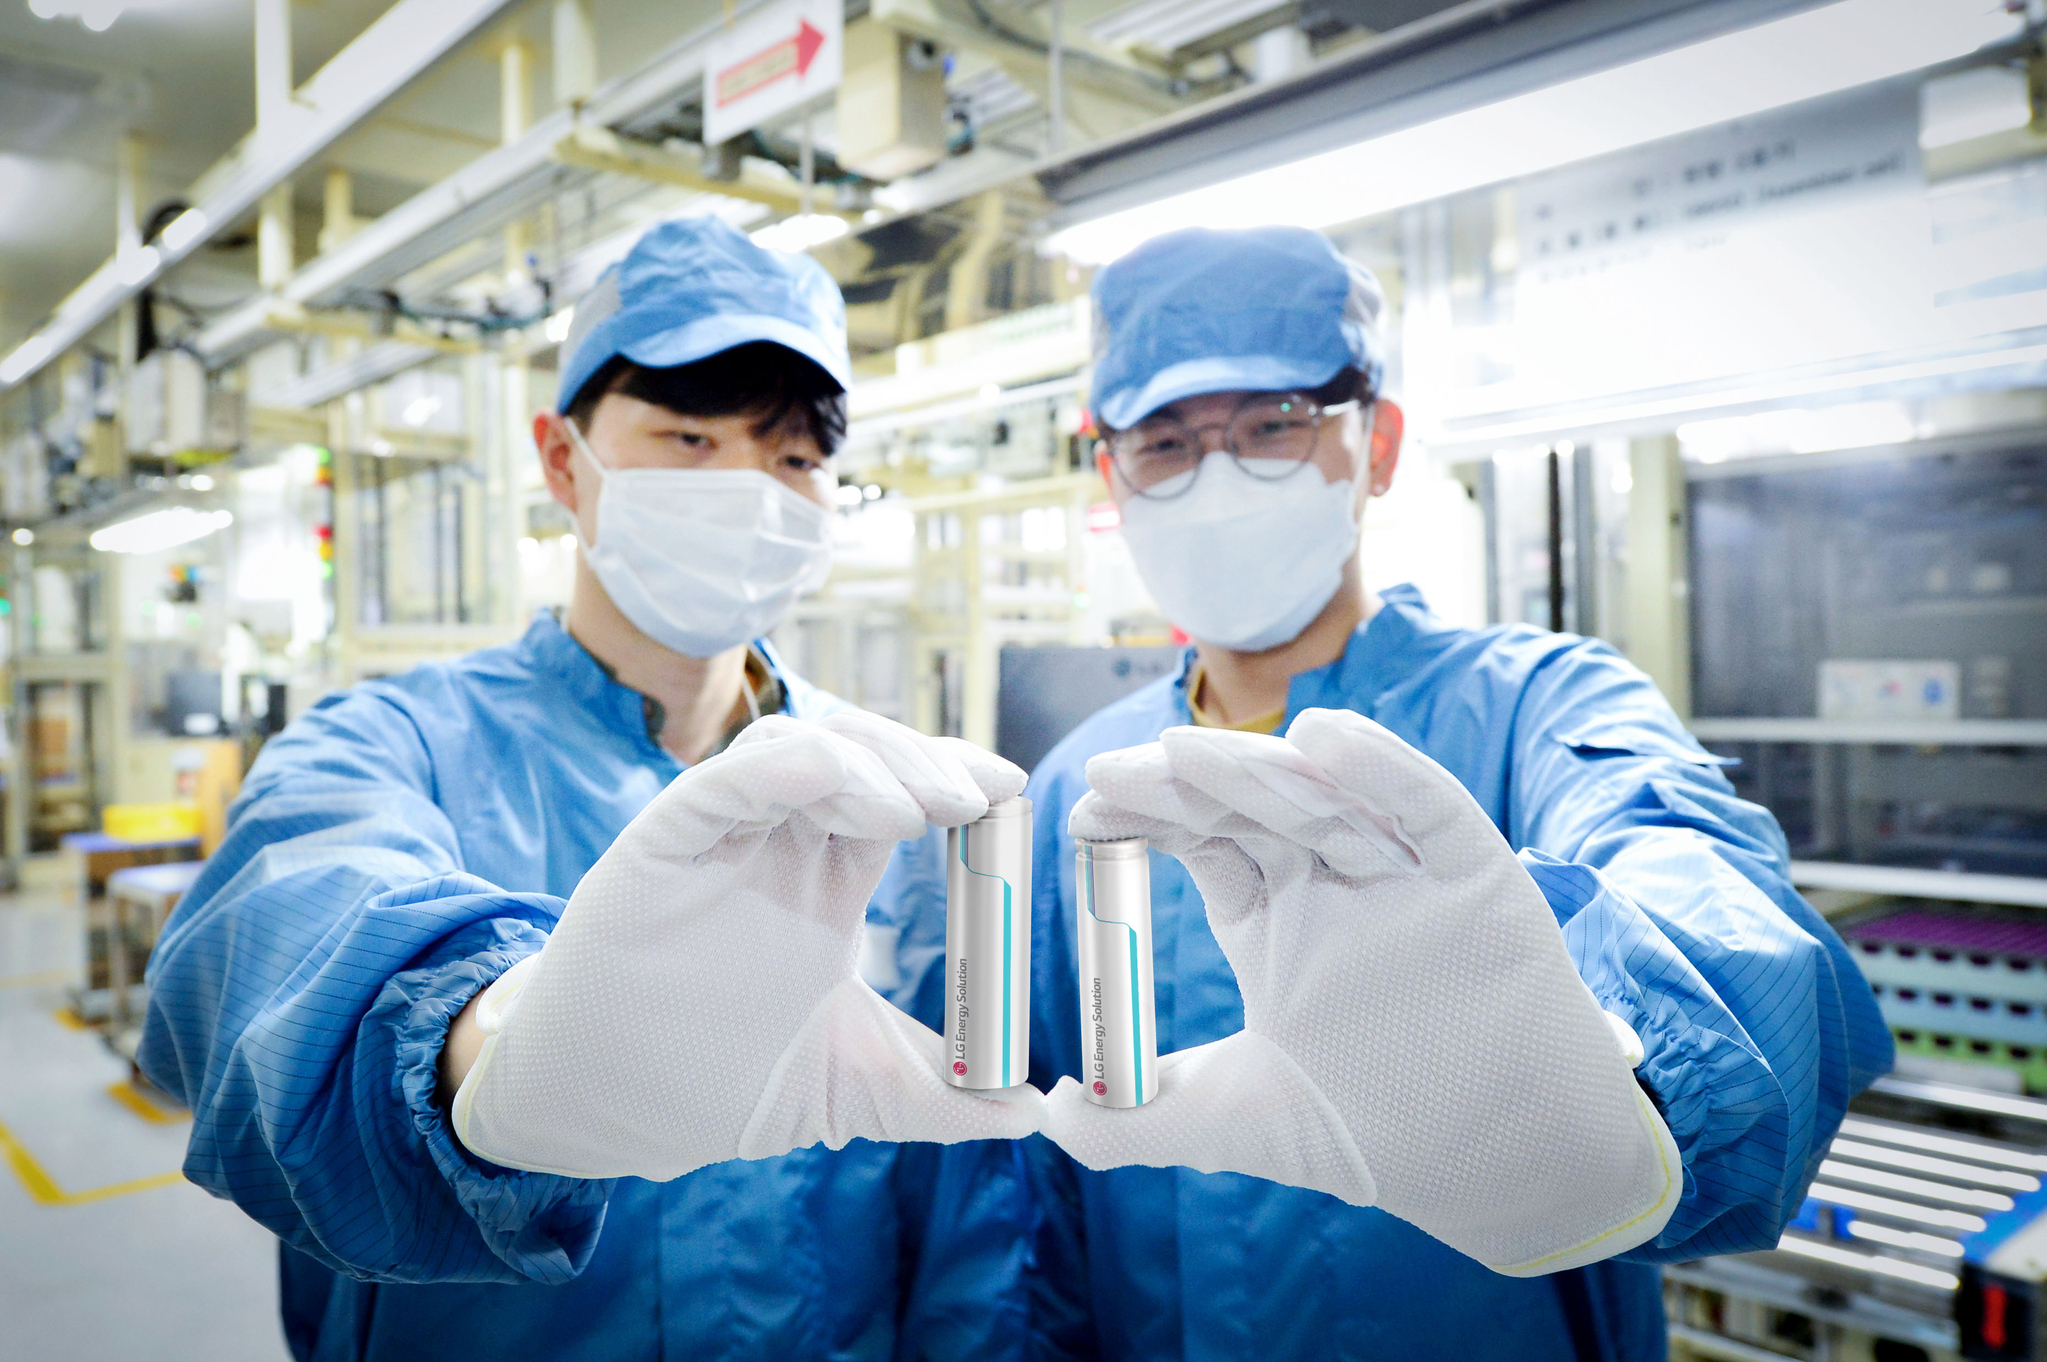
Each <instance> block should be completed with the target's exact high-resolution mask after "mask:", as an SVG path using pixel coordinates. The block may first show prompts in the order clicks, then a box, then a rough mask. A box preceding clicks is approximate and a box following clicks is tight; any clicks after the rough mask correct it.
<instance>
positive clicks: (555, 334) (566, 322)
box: [541, 307, 576, 345]
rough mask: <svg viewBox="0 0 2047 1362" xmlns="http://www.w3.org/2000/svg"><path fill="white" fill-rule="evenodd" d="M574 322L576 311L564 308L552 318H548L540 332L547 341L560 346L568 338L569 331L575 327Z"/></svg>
mask: <svg viewBox="0 0 2047 1362" xmlns="http://www.w3.org/2000/svg"><path fill="white" fill-rule="evenodd" d="M575 321H576V310H575V309H574V308H572V307H565V308H563V309H562V310H561V311H559V312H557V313H555V314H554V315H553V316H552V317H549V318H548V319H547V325H545V326H543V327H542V328H541V331H542V332H543V333H544V334H545V335H546V336H547V338H548V340H549V341H551V342H553V343H554V344H556V345H560V344H561V343H562V342H563V341H565V340H567V339H568V338H569V331H570V329H571V328H572V327H573V326H574V325H575Z"/></svg>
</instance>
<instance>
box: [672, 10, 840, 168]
mask: <svg viewBox="0 0 2047 1362" xmlns="http://www.w3.org/2000/svg"><path fill="white" fill-rule="evenodd" d="M844 33H845V10H844V9H843V7H842V3H841V0H781V3H779V4H773V5H769V6H767V7H765V8H763V9H759V10H756V11H754V12H753V13H752V14H749V15H748V16H747V17H746V18H744V19H742V20H741V21H739V22H738V23H736V24H734V25H733V26H732V27H731V28H728V29H726V30H725V31H724V32H723V33H721V34H719V35H718V37H717V38H716V39H714V40H713V41H712V43H711V44H710V50H709V52H708V53H707V54H706V60H705V65H704V144H705V145H706V146H715V145H716V144H718V143H720V142H725V141H730V140H731V139H732V138H734V137H737V136H739V135H740V134H741V133H745V132H750V131H752V130H753V129H755V128H757V127H759V126H760V125H761V124H762V123H765V122H767V121H768V120H770V119H772V118H775V117H777V116H778V115H781V114H784V113H787V112H789V111H790V110H791V109H797V108H801V107H802V106H803V105H805V104H808V103H810V102H811V101H812V100H814V99H816V98H817V97H818V96H820V95H823V94H828V93H830V92H831V91H833V90H835V89H837V88H838V85H839V79H840V77H841V76H842V75H843V74H844V72H845V47H844V41H843V39H844Z"/></svg>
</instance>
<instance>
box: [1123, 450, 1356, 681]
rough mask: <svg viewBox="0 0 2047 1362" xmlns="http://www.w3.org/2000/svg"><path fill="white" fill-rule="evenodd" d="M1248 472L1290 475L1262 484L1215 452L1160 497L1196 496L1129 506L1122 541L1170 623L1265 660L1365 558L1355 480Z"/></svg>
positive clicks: (1305, 469) (1264, 464)
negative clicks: (1357, 557) (1354, 561)
mask: <svg viewBox="0 0 2047 1362" xmlns="http://www.w3.org/2000/svg"><path fill="white" fill-rule="evenodd" d="M1246 462H1248V463H1249V464H1250V465H1251V467H1252V468H1253V469H1255V470H1256V471H1257V472H1260V473H1273V474H1280V473H1285V476H1283V477H1271V478H1264V477H1257V476H1254V474H1252V473H1247V472H1245V471H1244V469H1243V468H1241V467H1239V466H1238V463H1237V460H1236V459H1235V458H1233V457H1231V456H1230V455H1228V454H1226V453H1223V452H1222V451H1220V450H1217V451H1214V452H1211V453H1209V454H1207V455H1204V456H1203V457H1202V460H1201V466H1200V467H1199V468H1196V469H1192V470H1190V471H1188V472H1185V473H1182V474H1180V475H1179V477H1178V478H1171V479H1168V480H1167V481H1165V482H1163V483H1160V484H1159V486H1158V488H1157V489H1156V490H1159V491H1163V492H1166V493H1168V494H1169V495H1170V494H1171V493H1172V492H1173V490H1174V487H1175V484H1180V485H1183V486H1184V485H1185V484H1184V483H1183V482H1182V479H1192V480H1193V482H1194V486H1193V488H1192V489H1191V490H1189V491H1186V492H1182V493H1181V494H1180V495H1178V496H1173V497H1171V498H1170V500H1162V499H1160V498H1158V497H1156V496H1150V497H1140V496H1133V497H1131V498H1130V499H1129V500H1128V501H1126V502H1124V503H1123V537H1124V539H1125V540H1126V541H1127V542H1128V543H1129V545H1130V556H1131V557H1132V558H1134V559H1135V560H1136V562H1137V572H1138V575H1139V576H1140V577H1142V578H1144V584H1145V586H1146V588H1148V589H1149V590H1150V592H1151V594H1152V599H1153V600H1156V601H1157V602H1158V603H1159V608H1160V609H1161V610H1163V611H1165V612H1166V618H1167V619H1169V620H1171V621H1172V622H1173V623H1174V624H1177V625H1178V626H1180V628H1182V629H1184V630H1186V631H1187V632H1188V633H1189V634H1192V635H1193V636H1194V637H1195V638H1198V639H1200V640H1201V641H1202V642H1203V643H1214V644H1218V645H1220V646H1222V647H1224V648H1233V649H1236V650H1238V651H1241V652H1258V651H1261V650H1262V649H1266V648H1276V647H1278V646H1279V645H1280V644H1282V643H1285V642H1288V641H1289V640H1291V639H1293V638H1294V637H1295V636H1297V635H1298V634H1299V633H1300V632H1301V630H1303V629H1305V628H1307V627H1308V625H1309V624H1310V623H1311V622H1312V621H1313V620H1314V618H1315V616H1317V615H1319V614H1321V613H1322V607H1323V606H1325V605H1327V604H1329V601H1330V598H1331V597H1333V596H1334V595H1336V589H1337V587H1339V586H1341V585H1342V584H1343V574H1344V572H1345V571H1346V570H1347V569H1348V568H1349V566H1350V560H1351V557H1352V555H1353V554H1355V553H1356V552H1357V547H1358V525H1357V521H1356V520H1354V519H1353V518H1352V510H1351V508H1352V502H1353V495H1352V491H1353V489H1352V484H1351V480H1350V479H1349V478H1345V479H1344V480H1343V481H1341V482H1329V481H1326V480H1325V479H1324V478H1323V476H1322V470H1321V469H1319V468H1317V467H1315V466H1314V465H1313V464H1307V465H1305V466H1304V465H1302V464H1297V463H1293V462H1292V461H1290V460H1275V459H1251V460H1247V461H1246ZM1288 468H1291V469H1292V471H1291V472H1288V471H1286V470H1287V469H1288Z"/></svg>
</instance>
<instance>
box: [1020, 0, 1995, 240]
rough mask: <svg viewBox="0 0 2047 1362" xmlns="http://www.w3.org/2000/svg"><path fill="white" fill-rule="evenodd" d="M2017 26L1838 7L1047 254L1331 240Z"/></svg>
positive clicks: (1209, 190)
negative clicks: (1259, 233) (1286, 235)
mask: <svg viewBox="0 0 2047 1362" xmlns="http://www.w3.org/2000/svg"><path fill="white" fill-rule="evenodd" d="M2022 23H2023V18H2022V16H2018V15H2012V14H2008V13H2006V12H2005V9H2004V6H2003V5H2002V4H2001V3H1997V2H1996V0H1839V3H1836V4H1832V5H1827V6H1824V7H1822V8H1820V9H1815V10H1808V11H1806V12H1805V13H1802V14H1796V15H1793V16H1791V17H1790V18H1787V19H1779V20H1776V21H1774V22H1772V23H1767V24H1759V25H1757V26H1756V27H1754V28H1748V29H1742V30H1740V31H1738V32H1734V33H1727V34H1722V35H1721V36H1719V37H1717V38H1709V39H1707V40H1706V41H1704V42H1700V43H1695V44H1693V45H1691V46H1689V47H1683V48H1679V49H1677V50H1676V51H1673V52H1664V53H1660V54H1658V55H1656V56H1653V57H1646V58H1644V59H1642V60H1641V61H1635V62H1629V63H1627V64H1626V65H1623V66H1616V67H1613V68H1612V69H1610V70H1606V71H1600V72H1596V73H1595V74H1593V75H1589V76H1582V77H1580V78H1578V79H1576V80H1569V81H1565V82H1563V83H1562V84H1559V85H1553V86H1550V87H1549V88H1547V89H1542V90H1535V91H1531V92H1529V93H1528V94H1524V95H1516V96H1514V97H1513V98H1511V99H1503V100H1500V101H1498V102H1497V103H1493V104H1486V105H1482V106H1480V107H1479V108H1476V109H1467V110H1465V111H1463V112H1462V113H1455V114H1451V115H1449V116H1447V117H1444V118H1439V119H1436V120H1434V121H1433V122H1428V123H1422V124H1419V125H1417V126H1415V127H1411V128H1403V129H1401V130H1399V131H1397V132H1390V133H1387V134H1385V135H1384V136H1381V137H1375V138H1372V139H1370V140H1368V141H1365V142H1359V143H1355V144H1353V145H1351V146H1347V147H1339V148H1337V149H1335V150H1333V151H1326V152H1322V153H1320V154H1318V155H1315V156H1310V157H1307V158H1305V159H1302V160H1298V161H1294V162H1291V163H1289V164H1286V165H1279V166H1272V167H1269V168H1267V169H1264V170H1259V171H1254V172H1253V173H1251V174H1249V175H1240V176H1238V177H1237V178H1236V179H1233V180H1226V181H1224V182H1222V183H1220V184H1212V185H1207V186H1205V187H1203V188H1200V189H1193V190H1188V191H1186V192H1184V193H1180V194H1174V195H1171V196H1169V197H1167V198H1163V199H1160V200H1157V201H1156V202H1153V203H1148V204H1142V205H1139V206H1137V207H1133V208H1126V209H1123V210H1122V211H1120V212H1114V213H1110V214H1107V215H1106V216H1103V217H1100V218H1096V219H1094V220H1093V221H1089V222H1081V223H1077V224H1076V225H1074V226H1071V227H1068V228H1066V229H1065V230H1064V231H1061V232H1059V233H1058V234H1056V235H1055V236H1053V237H1052V238H1051V240H1050V241H1049V242H1048V243H1047V245H1046V249H1047V250H1048V251H1051V252H1053V253H1055V254H1060V255H1065V256H1069V257H1071V258H1072V259H1074V260H1077V261H1080V262H1082V263H1085V264H1094V265H1098V264H1106V263H1107V262H1108V261H1111V260H1114V259H1115V258H1116V257H1118V256H1120V255H1122V254H1123V253H1125V252H1126V251H1129V250H1130V249H1132V248H1133V247H1135V246H1137V245H1138V244H1139V243H1141V242H1144V241H1147V240H1149V239H1150V238H1152V237H1154V236H1158V235H1160V234H1162V233H1165V232H1169V231H1172V230H1173V229H1174V228H1177V227H1183V226H1187V225H1190V224H1195V223H1198V224H1200V225H1202V226H1205V227H1256V226H1265V225H1271V224H1287V225H1293V226H1300V227H1317V228H1319V227H1330V226H1334V225H1335V224H1337V223H1342V222H1351V221H1355V220H1356V219H1358V218H1363V217H1370V216H1373V215H1374V214H1378V213H1384V212H1389V211H1391V210H1393V209H1396V208H1403V207H1406V206H1407V205H1409V204H1415V203H1426V202H1428V201H1430V200H1432V199H1439V198H1442V197H1444V196H1445V195H1448V194H1456V193H1461V192H1463V191H1465V190H1468V189H1476V188H1479V187H1480V186H1482V185H1488V184H1497V183H1499V182H1500V181H1503V180H1512V179H1517V178H1519V177H1521V176H1524V175H1532V174H1536V173H1538V172H1541V171H1545V170H1551V169H1554V168H1556V167H1558V166H1562V165H1569V164H1571V163H1572V162H1574V161H1582V160H1585V159H1587V158H1589V157H1593V156H1601V155H1605V154H1607V153H1609V152H1614V151H1620V150H1622V149H1624V148H1627V147H1633V146H1639V145H1641V144H1642V143H1645V142H1653V141H1657V140H1660V139H1662V138H1665V137H1674V136H1676V135H1678V134H1680V133H1686V132H1692V131H1695V130H1697V129H1699V128H1706V127H1713V126H1715V125H1718V124H1721V123H1727V122H1731V121H1733V120H1735V119H1740V118H1747V117H1750V116H1752V115H1754V114H1758V113H1762V112H1763V111H1765V110H1767V109H1774V108H1779V107H1782V106H1783V105H1786V104H1795V103H1798V102H1800V101H1802V100H1807V99H1816V98H1818V97H1820V96H1822V95H1828V94H1833V93H1835V92H1836V91H1840V90H1848V89H1853V88H1854V87H1856V86H1859V85H1867V84H1869V83H1871V82H1873V81H1879V80H1885V79H1888V78H1890V77H1892V76H1897V75H1902V74H1904V73H1905V72H1908V71H1916V70H1919V69H1921V68H1923V67H1926V66H1931V65H1933V64H1935V63H1937V62H1943V61H1947V60H1949V59H1951V58H1954V57H1960V56H1965V55H1967V54H1968V53H1970V52H1974V51H1975V50H1977V49H1978V48H1979V47H1981V46H1982V45H1983V44H1985V43H1987V42H1992V41H1996V40H1997V39H2000V38H2005V37H2009V36H2011V35H2012V34H2013V33H2015V32H2017V31H2018V30H2019V28H2020V26H2021V24H2022Z"/></svg>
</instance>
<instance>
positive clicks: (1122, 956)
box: [1074, 837, 1159, 1107]
mask: <svg viewBox="0 0 2047 1362" xmlns="http://www.w3.org/2000/svg"><path fill="white" fill-rule="evenodd" d="M1079 848H1080V850H1079V853H1078V858H1079V864H1078V866H1077V867H1076V868H1075V870H1076V873H1075V882H1076V884H1077V886H1078V888H1079V891H1080V892H1079V894H1078V896H1077V900H1076V908H1075V912H1074V918H1075V928H1076V930H1075V937H1076V944H1077V946H1078V948H1079V949H1078V955H1079V957H1080V1034H1081V1076H1080V1081H1081V1087H1082V1090H1083V1091H1084V1092H1085V1094H1086V1095H1087V1099H1088V1100H1089V1101H1090V1102H1093V1103H1094V1104H1095V1105H1097V1106H1103V1107H1139V1106H1143V1105H1144V1104H1145V1103H1146V1102H1149V1101H1151V1099H1152V1098H1154V1097H1156V1096H1158V1091H1159V1073H1158V1069H1159V1038H1158V1032H1157V1030H1156V1028H1155V1026H1154V1012H1153V1008H1152V993H1151V858H1150V856H1149V855H1148V854H1147V846H1146V843H1145V840H1144V839H1143V838H1142V837H1130V838H1125V839H1124V840H1122V841H1118V842H1081V843H1080V844H1079Z"/></svg>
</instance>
